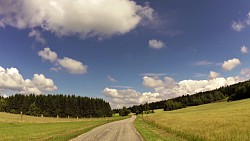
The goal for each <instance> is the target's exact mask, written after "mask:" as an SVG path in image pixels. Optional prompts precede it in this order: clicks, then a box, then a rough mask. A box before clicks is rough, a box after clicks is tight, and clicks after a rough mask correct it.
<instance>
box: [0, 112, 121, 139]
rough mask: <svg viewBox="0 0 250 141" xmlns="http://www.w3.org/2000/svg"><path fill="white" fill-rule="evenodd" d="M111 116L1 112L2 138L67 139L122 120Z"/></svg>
mask: <svg viewBox="0 0 250 141" xmlns="http://www.w3.org/2000/svg"><path fill="white" fill-rule="evenodd" d="M122 118H124V117H118V116H114V117H111V118H92V119H91V118H86V119H73V118H69V119H68V118H58V119H57V118H47V117H32V116H23V120H22V122H21V116H20V115H15V114H8V113H0V140H8V141H11V140H13V141H17V140H18V141H22V140H23V141H26V140H32V141H34V140H39V141H40V140H54V141H56V140H57V141H64V140H65V141H66V140H69V139H72V138H74V137H77V136H78V135H80V134H82V133H84V132H87V131H89V130H91V129H93V128H94V127H97V126H100V125H102V124H105V123H108V122H111V121H115V120H120V119H122Z"/></svg>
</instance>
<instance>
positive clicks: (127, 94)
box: [103, 88, 161, 108]
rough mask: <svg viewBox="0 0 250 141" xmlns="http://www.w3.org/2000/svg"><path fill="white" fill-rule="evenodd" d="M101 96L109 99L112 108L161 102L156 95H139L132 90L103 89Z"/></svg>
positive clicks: (149, 93)
mask: <svg viewBox="0 0 250 141" xmlns="http://www.w3.org/2000/svg"><path fill="white" fill-rule="evenodd" d="M103 94H104V95H105V96H106V97H108V98H109V100H110V105H111V107H112V108H122V107H123V106H126V107H129V106H133V105H137V104H144V103H146V102H154V101H159V100H161V99H160V98H158V97H159V94H158V93H151V92H146V93H140V92H137V91H135V90H133V89H125V90H117V89H112V88H105V89H104V90H103Z"/></svg>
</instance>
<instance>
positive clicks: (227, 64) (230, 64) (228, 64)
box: [221, 58, 241, 71]
mask: <svg viewBox="0 0 250 141" xmlns="http://www.w3.org/2000/svg"><path fill="white" fill-rule="evenodd" d="M240 64H241V63H240V60H239V59H236V58H233V59H231V60H228V61H224V63H223V64H222V66H221V68H222V69H223V70H225V71H230V70H232V69H234V68H235V67H237V66H238V65H240Z"/></svg>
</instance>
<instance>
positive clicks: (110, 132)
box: [71, 116, 142, 141]
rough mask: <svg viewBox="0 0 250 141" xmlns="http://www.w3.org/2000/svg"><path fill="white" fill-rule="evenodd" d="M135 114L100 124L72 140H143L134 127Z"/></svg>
mask: <svg viewBox="0 0 250 141" xmlns="http://www.w3.org/2000/svg"><path fill="white" fill-rule="evenodd" d="M135 118H136V117H135V116H132V117H131V118H128V119H124V120H120V121H115V122H111V123H108V124H105V125H102V126H99V127H97V128H95V129H93V130H91V131H89V132H87V133H84V134H82V135H80V136H78V137H77V138H75V139H72V140H71V141H142V139H141V137H140V135H139V133H137V131H136V129H135V128H134V125H133V122H134V120H135Z"/></svg>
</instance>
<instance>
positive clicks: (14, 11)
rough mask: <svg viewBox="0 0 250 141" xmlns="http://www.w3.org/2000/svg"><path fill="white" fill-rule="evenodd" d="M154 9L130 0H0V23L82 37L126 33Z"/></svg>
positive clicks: (0, 24)
mask: <svg viewBox="0 0 250 141" xmlns="http://www.w3.org/2000/svg"><path fill="white" fill-rule="evenodd" d="M153 12H154V10H153V9H152V8H151V7H150V6H149V5H145V6H141V5H137V4H136V2H135V1H132V0H73V1H69V0H46V1H44V0H33V1H30V0H2V1H0V26H2V27H5V26H12V27H16V28H18V29H25V28H30V29H33V28H42V29H43V30H46V31H50V32H52V33H55V34H56V35H58V36H67V35H77V36H79V37H81V38H87V37H95V36H98V37H107V36H113V35H120V34H125V33H127V32H129V31H131V30H132V29H134V28H135V27H136V26H138V25H139V23H140V22H141V21H145V20H149V21H150V20H153Z"/></svg>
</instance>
